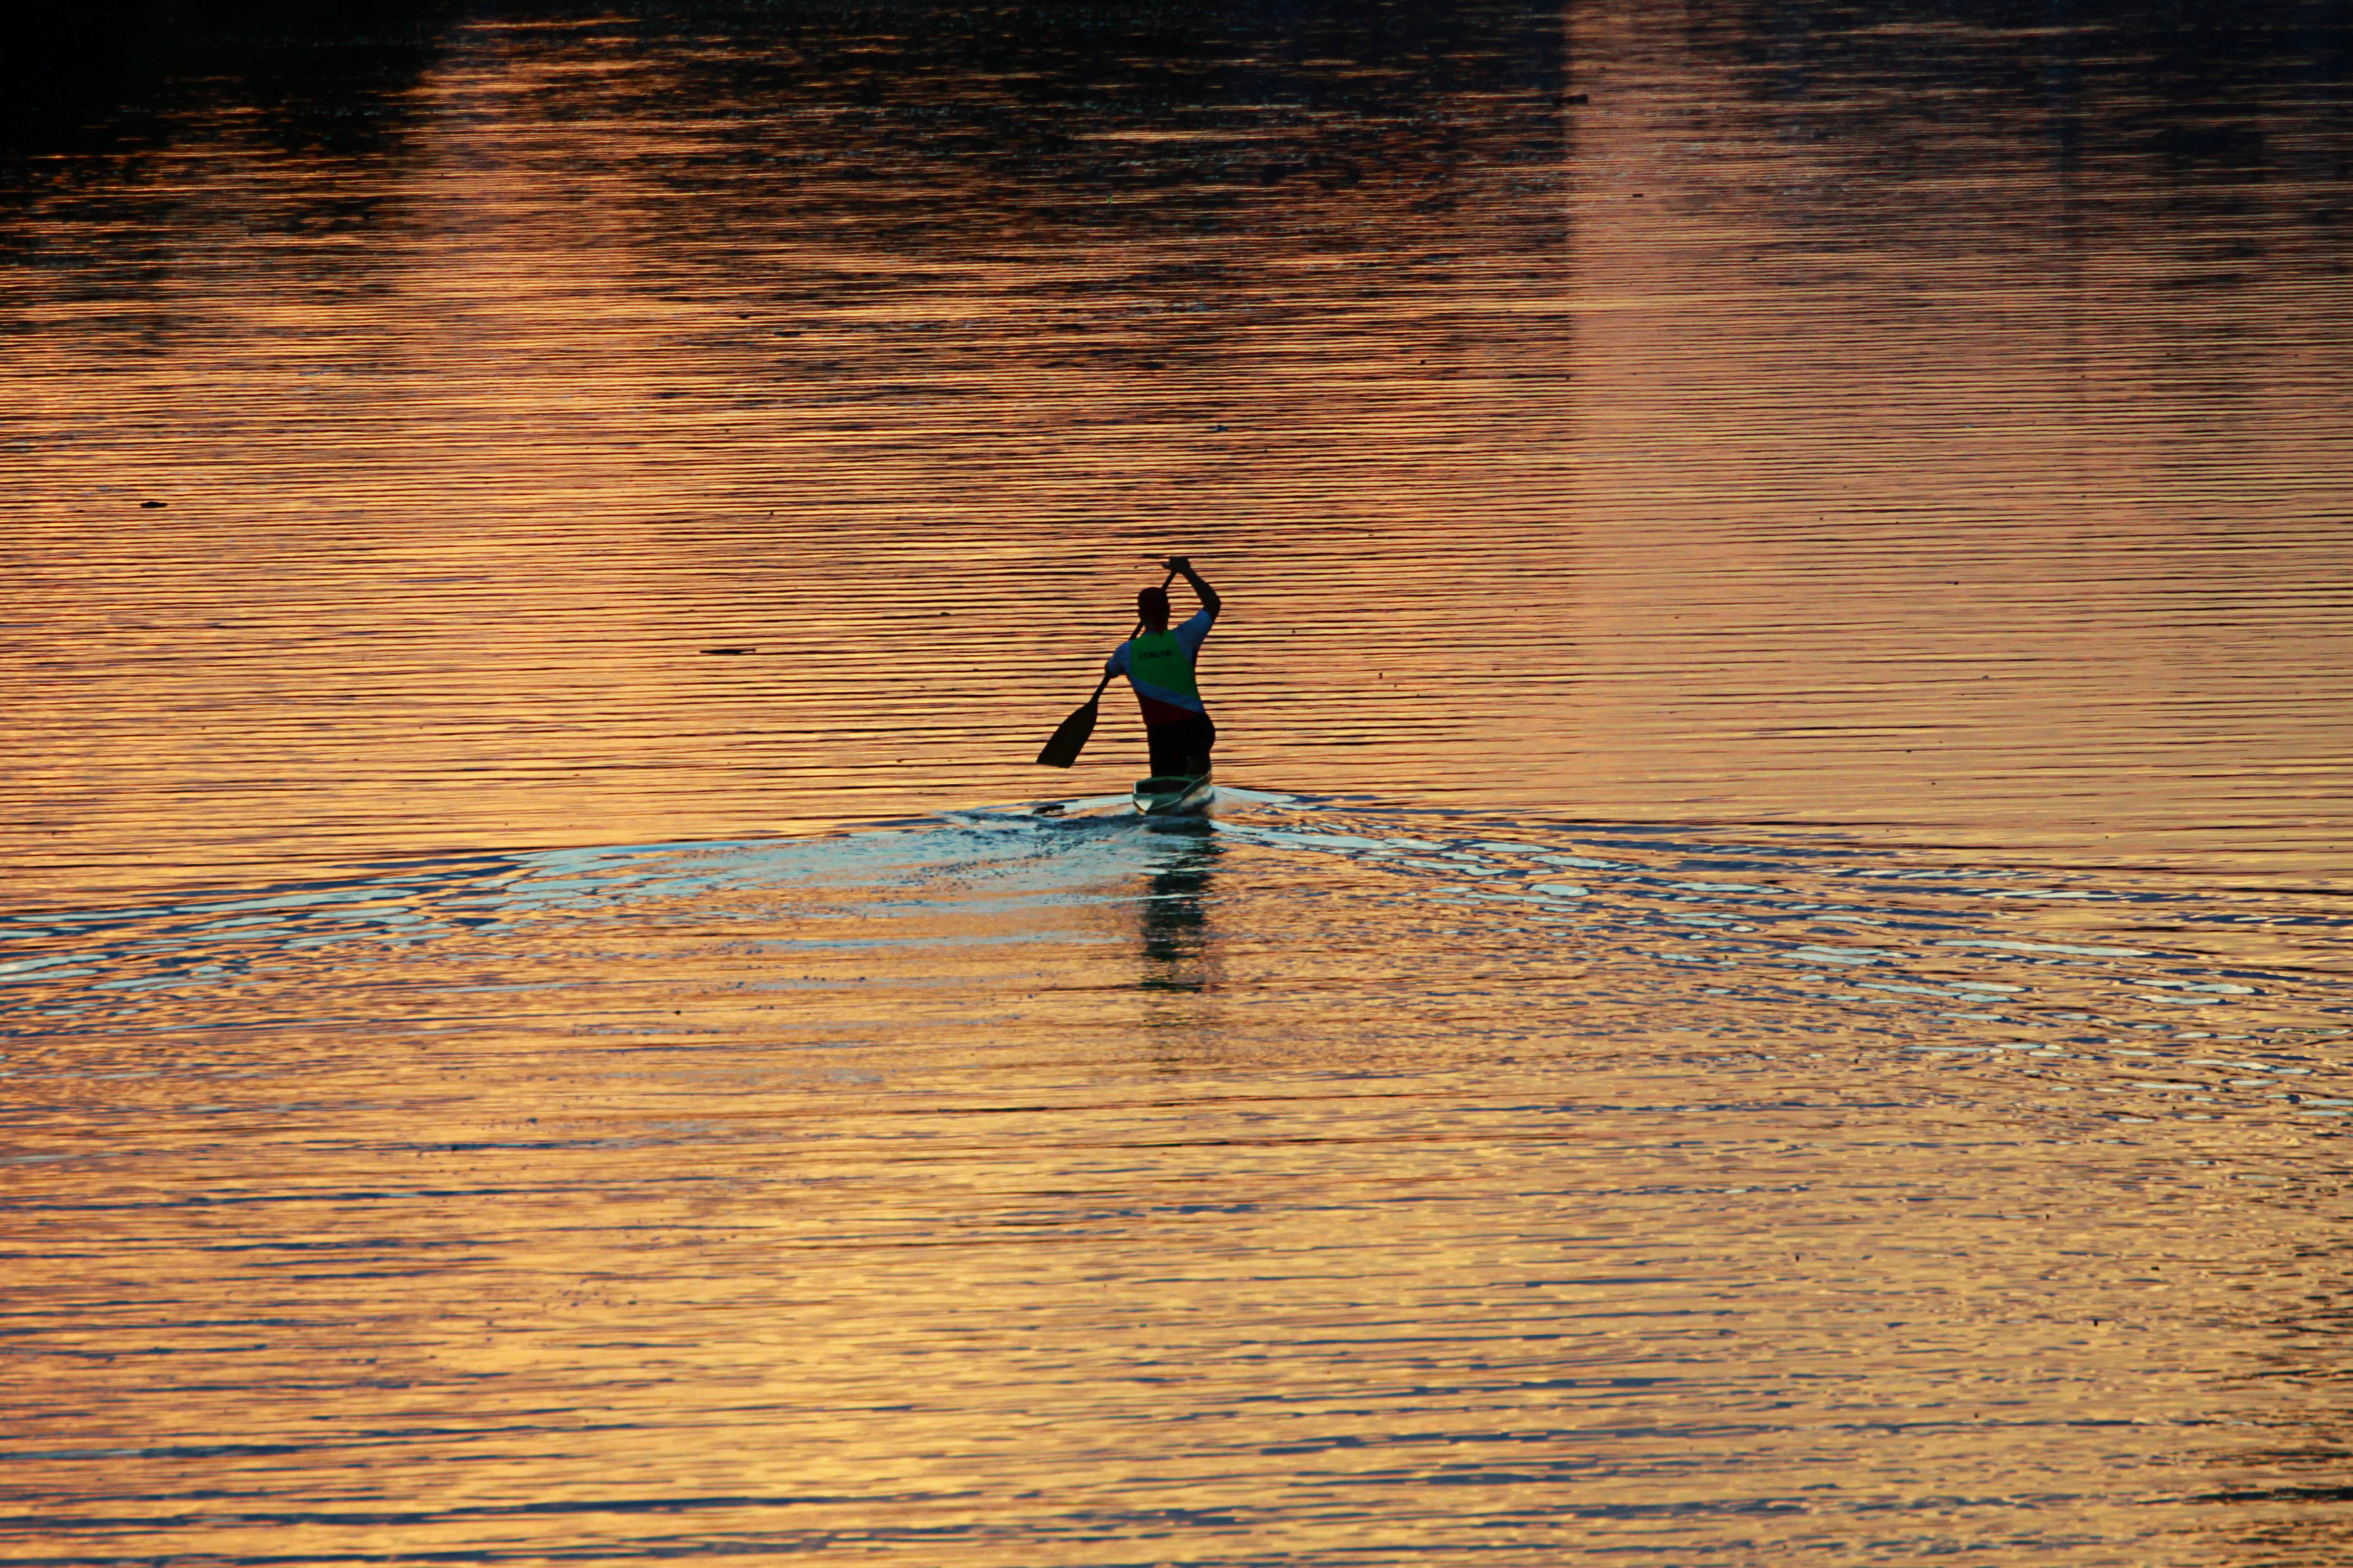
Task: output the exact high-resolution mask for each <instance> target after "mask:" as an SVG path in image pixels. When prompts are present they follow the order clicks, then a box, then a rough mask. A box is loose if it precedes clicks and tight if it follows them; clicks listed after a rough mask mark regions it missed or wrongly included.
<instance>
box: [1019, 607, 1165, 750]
mask: <svg viewBox="0 0 2353 1568" xmlns="http://www.w3.org/2000/svg"><path fill="white" fill-rule="evenodd" d="M1175 581H1176V573H1174V572H1171V573H1169V574H1168V575H1167V576H1166V578H1164V579H1162V581H1161V584H1160V591H1161V592H1162V593H1164V594H1165V593H1166V592H1167V591H1168V584H1171V583H1174V582H1175ZM1143 630H1144V623H1143V622H1142V621H1141V620H1139V621H1137V622H1136V623H1135V630H1134V631H1133V632H1130V633H1128V634H1127V638H1128V640H1129V641H1130V642H1133V641H1134V640H1135V637H1136V635H1137V633H1140V632H1142V631H1143ZM1116 679H1118V677H1117V676H1114V675H1110V674H1106V675H1105V676H1104V677H1103V680H1102V681H1101V683H1099V684H1098V685H1097V686H1096V687H1095V694H1094V695H1093V696H1092V697H1090V698H1088V699H1087V700H1086V702H1085V704H1084V705H1083V706H1082V707H1080V708H1079V709H1078V710H1076V711H1075V712H1073V713H1072V714H1071V716H1070V717H1069V718H1067V719H1065V720H1063V721H1062V727H1061V728H1060V729H1059V730H1057V731H1054V735H1053V738H1052V739H1051V740H1050V741H1048V742H1046V743H1045V745H1043V746H1042V747H1040V748H1039V752H1038V765H1039V767H1041V768H1067V767H1069V766H1070V765H1071V763H1075V762H1077V761H1078V760H1079V753H1080V752H1083V751H1085V750H1086V749H1087V737H1088V736H1090V735H1092V734H1093V733H1094V732H1095V714H1096V710H1097V707H1098V705H1099V704H1100V703H1101V702H1102V701H1103V689H1104V688H1105V687H1108V686H1109V685H1111V683H1112V682H1113V680H1116Z"/></svg>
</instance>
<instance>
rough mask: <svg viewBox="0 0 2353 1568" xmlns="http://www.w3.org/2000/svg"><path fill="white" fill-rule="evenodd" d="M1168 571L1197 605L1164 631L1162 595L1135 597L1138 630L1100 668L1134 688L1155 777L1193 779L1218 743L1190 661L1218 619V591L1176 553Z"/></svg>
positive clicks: (1160, 591) (1149, 592)
mask: <svg viewBox="0 0 2353 1568" xmlns="http://www.w3.org/2000/svg"><path fill="white" fill-rule="evenodd" d="M1166 564H1167V567H1168V570H1170V571H1171V572H1174V573H1176V574H1177V575H1178V576H1180V577H1182V578H1184V579H1185V581H1186V582H1187V583H1189V584H1192V585H1193V592H1194V593H1195V594H1196V595H1199V597H1200V600H1201V607H1200V609H1199V610H1198V611H1197V612H1195V613H1194V615H1193V616H1192V618H1191V619H1189V620H1187V621H1186V622H1185V623H1184V624H1183V625H1182V626H1177V627H1176V628H1175V629H1173V630H1172V629H1170V627H1169V625H1168V591H1167V590H1166V589H1165V588H1146V589H1145V590H1144V591H1143V592H1142V593H1139V594H1138V595H1135V612H1136V614H1137V615H1138V616H1142V617H1143V619H1144V630H1143V631H1142V632H1141V633H1139V634H1138V635H1137V636H1136V637H1134V639H1133V640H1131V641H1128V642H1124V643H1122V644H1120V645H1119V651H1118V652H1116V653H1114V654H1113V655H1112V656H1111V658H1110V660H1109V661H1108V662H1107V663H1105V664H1104V666H1103V672H1104V673H1105V674H1107V675H1124V676H1125V677H1127V683H1128V685H1130V686H1132V687H1134V689H1135V700H1136V704H1137V706H1139V707H1141V708H1142V709H1143V710H1144V732H1145V735H1146V736H1147V737H1148V738H1149V742H1150V744H1151V747H1152V776H1153V777H1155V778H1170V777H1179V776H1181V777H1187V778H1199V777H1200V776H1201V775H1202V774H1204V773H1208V771H1209V748H1210V747H1212V746H1214V745H1216V744H1217V743H1218V727H1217V726H1216V725H1215V724H1213V723H1211V722H1209V710H1208V708H1207V707H1206V706H1204V705H1203V703H1202V701H1201V689H1200V687H1199V685H1198V684H1197V683H1196V681H1195V680H1194V678H1193V662H1194V660H1195V659H1196V658H1198V657H1199V656H1200V652H1201V644H1202V643H1203V642H1205V641H1207V640H1208V636H1209V626H1210V625H1211V624H1212V623H1213V622H1215V621H1216V620H1217V618H1218V605H1219V600H1218V592H1217V590H1216V589H1214V588H1212V587H1210V586H1209V585H1208V584H1207V583H1204V582H1202V581H1201V574H1199V573H1198V572H1196V571H1194V570H1193V563H1192V562H1191V561H1189V560H1187V559H1186V558H1185V557H1184V556H1182V555H1172V556H1170V557H1169V558H1168V560H1167V563H1166Z"/></svg>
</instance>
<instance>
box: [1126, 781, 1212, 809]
mask: <svg viewBox="0 0 2353 1568" xmlns="http://www.w3.org/2000/svg"><path fill="white" fill-rule="evenodd" d="M1217 794H1218V791H1217V786H1216V785H1214V784H1211V783H1210V782H1209V775H1208V774H1207V773H1203V774H1202V775H1201V776H1200V777H1199V778H1197V779H1188V778H1174V777H1171V778H1156V779H1138V780H1137V781H1136V784H1135V795H1134V799H1135V809H1136V810H1138V811H1140V812H1142V813H1143V814H1144V815H1145V816H1207V815H1208V810H1209V805H1210V803H1211V802H1212V801H1214V800H1215V799H1216V798H1217Z"/></svg>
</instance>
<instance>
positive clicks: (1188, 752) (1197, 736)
mask: <svg viewBox="0 0 2353 1568" xmlns="http://www.w3.org/2000/svg"><path fill="white" fill-rule="evenodd" d="M1144 735H1145V743H1146V744H1148V745H1149V746H1151V748H1152V776H1153V777H1154V778H1168V777H1170V776H1172V775H1176V774H1183V775H1185V776H1187V777H1198V775H1200V774H1202V773H1208V771H1209V748H1210V747H1212V746H1214V745H1216V744H1217V743H1218V727H1217V726H1216V725H1215V724H1212V723H1211V722H1209V716H1208V714H1206V713H1196V714H1194V715H1193V716H1192V717H1191V718H1189V719H1187V720H1184V721H1182V722H1179V723H1174V724H1146V725H1145V727H1144Z"/></svg>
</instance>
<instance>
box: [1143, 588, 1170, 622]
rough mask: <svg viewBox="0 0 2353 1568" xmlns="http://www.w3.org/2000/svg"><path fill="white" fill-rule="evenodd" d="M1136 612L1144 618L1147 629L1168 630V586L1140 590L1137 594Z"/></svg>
mask: <svg viewBox="0 0 2353 1568" xmlns="http://www.w3.org/2000/svg"><path fill="white" fill-rule="evenodd" d="M1135 613H1136V614H1137V615H1138V616H1142V617H1143V618H1144V629H1145V631H1147V632H1165V631H1166V630H1167V629H1168V590H1167V589H1166V588H1144V589H1140V590H1138V591H1137V593H1136V595H1135Z"/></svg>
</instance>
